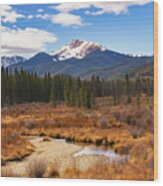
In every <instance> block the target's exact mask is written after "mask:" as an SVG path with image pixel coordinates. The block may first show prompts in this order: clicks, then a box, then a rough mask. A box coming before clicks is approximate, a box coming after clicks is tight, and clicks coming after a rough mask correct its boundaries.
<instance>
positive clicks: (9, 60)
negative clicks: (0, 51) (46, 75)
mask: <svg viewBox="0 0 163 186" xmlns="http://www.w3.org/2000/svg"><path fill="white" fill-rule="evenodd" d="M25 61H26V58H24V57H22V56H10V57H9V56H2V57H1V66H4V67H5V68H6V67H8V66H10V65H13V64H17V63H22V62H25Z"/></svg>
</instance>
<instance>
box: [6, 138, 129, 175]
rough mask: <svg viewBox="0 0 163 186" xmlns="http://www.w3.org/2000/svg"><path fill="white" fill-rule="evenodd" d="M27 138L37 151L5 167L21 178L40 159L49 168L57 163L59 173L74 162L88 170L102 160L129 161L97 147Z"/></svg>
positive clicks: (56, 140)
mask: <svg viewBox="0 0 163 186" xmlns="http://www.w3.org/2000/svg"><path fill="white" fill-rule="evenodd" d="M25 138H27V139H28V140H29V141H30V142H31V143H32V144H33V145H34V146H35V151H34V152H33V153H32V154H31V155H30V156H28V157H26V158H24V159H23V160H21V161H12V162H7V165H6V166H4V167H9V168H12V170H13V172H14V173H15V174H17V175H20V176H27V175H26V166H27V164H28V163H30V162H31V161H32V160H33V159H38V158H41V159H43V160H44V161H46V163H47V166H52V165H55V163H56V161H57V163H58V164H59V165H60V167H59V170H58V171H59V172H60V171H63V170H65V169H66V168H70V167H71V166H72V165H73V162H74V160H75V161H77V162H78V163H77V166H78V168H79V169H81V170H87V169H88V168H89V167H91V166H92V165H94V164H95V163H97V162H99V161H100V160H102V159H104V160H106V163H110V162H116V163H123V162H124V161H126V160H128V159H129V157H128V156H124V155H118V154H116V153H115V152H114V151H113V150H111V149H104V148H102V147H97V146H95V145H83V144H77V143H69V142H66V140H65V139H54V138H48V140H47V141H45V140H44V137H39V136H28V137H25Z"/></svg>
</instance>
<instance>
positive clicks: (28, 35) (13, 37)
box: [1, 26, 57, 56]
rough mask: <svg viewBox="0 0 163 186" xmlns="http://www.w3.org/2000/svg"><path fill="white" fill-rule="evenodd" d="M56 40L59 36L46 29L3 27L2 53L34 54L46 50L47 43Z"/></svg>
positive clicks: (9, 54)
mask: <svg viewBox="0 0 163 186" xmlns="http://www.w3.org/2000/svg"><path fill="white" fill-rule="evenodd" d="M56 41H57V38H56V36H55V35H54V34H52V33H49V32H47V31H44V30H39V29H35V28H26V29H10V28H7V27H3V26H2V27H1V49H2V55H8V56H11V55H24V56H28V55H32V54H35V53H37V52H39V51H43V50H45V49H46V46H47V44H49V43H54V42H56Z"/></svg>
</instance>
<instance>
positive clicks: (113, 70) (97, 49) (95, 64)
mask: <svg viewBox="0 0 163 186" xmlns="http://www.w3.org/2000/svg"><path fill="white" fill-rule="evenodd" d="M11 59H12V60H11V61H10V60H9V57H8V59H7V58H6V57H5V56H4V57H2V58H1V64H2V65H4V66H5V67H9V68H10V69H15V68H17V69H18V70H19V69H21V68H23V69H26V70H28V71H30V72H37V73H38V74H39V75H41V76H42V75H44V74H45V73H47V72H49V73H51V74H53V75H55V74H67V75H72V76H75V77H78V76H80V77H81V78H83V79H90V78H91V76H92V75H95V76H99V77H101V78H104V79H115V78H121V77H122V76H124V75H125V74H126V73H128V74H131V75H133V76H135V75H138V74H139V71H141V73H142V74H143V73H144V72H145V73H146V74H147V75H148V76H152V75H151V74H152V69H153V62H154V57H153V56H143V55H128V54H121V53H118V52H115V51H112V50H108V49H107V48H105V47H103V46H102V45H100V44H98V43H93V42H88V41H83V40H79V39H75V40H72V41H71V42H70V43H68V44H66V45H65V46H63V47H62V48H61V49H59V50H57V51H52V52H50V53H45V52H39V53H37V54H36V55H34V56H33V57H31V58H29V59H25V58H23V57H20V61H19V60H18V59H19V57H18V56H17V58H16V59H17V60H15V58H14V57H12V58H11ZM9 62H10V65H9ZM146 74H145V75H146Z"/></svg>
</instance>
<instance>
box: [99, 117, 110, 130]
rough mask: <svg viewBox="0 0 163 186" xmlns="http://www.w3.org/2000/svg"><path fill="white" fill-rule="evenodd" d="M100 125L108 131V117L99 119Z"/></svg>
mask: <svg viewBox="0 0 163 186" xmlns="http://www.w3.org/2000/svg"><path fill="white" fill-rule="evenodd" d="M99 125H100V127H101V128H102V129H106V128H109V121H108V119H107V118H106V117H104V116H101V117H100V118H99Z"/></svg>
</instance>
